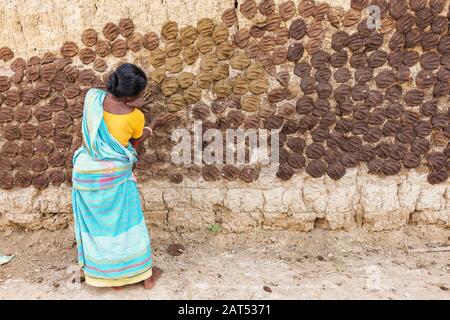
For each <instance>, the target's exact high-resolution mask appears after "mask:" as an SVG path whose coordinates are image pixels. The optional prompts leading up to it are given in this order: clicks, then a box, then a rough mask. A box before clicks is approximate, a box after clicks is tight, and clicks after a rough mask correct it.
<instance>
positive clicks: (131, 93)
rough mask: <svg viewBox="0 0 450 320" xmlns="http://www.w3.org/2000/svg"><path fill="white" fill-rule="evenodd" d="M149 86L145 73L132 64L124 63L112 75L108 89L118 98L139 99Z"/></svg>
mask: <svg viewBox="0 0 450 320" xmlns="http://www.w3.org/2000/svg"><path fill="white" fill-rule="evenodd" d="M146 86H147V76H146V75H145V73H144V71H142V70H141V69H140V68H139V67H137V66H135V65H134V64H131V63H124V64H122V65H121V66H120V67H118V68H117V69H116V71H115V72H113V73H112V74H111V76H110V77H109V80H108V84H107V85H106V89H107V90H108V91H109V92H110V93H111V94H113V95H114V96H115V97H118V98H137V97H138V96H139V94H140V93H142V91H143V90H144V89H145V87H146Z"/></svg>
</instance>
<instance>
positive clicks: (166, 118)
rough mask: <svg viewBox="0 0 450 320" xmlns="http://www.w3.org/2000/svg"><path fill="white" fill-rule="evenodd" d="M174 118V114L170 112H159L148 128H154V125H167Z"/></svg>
mask: <svg viewBox="0 0 450 320" xmlns="http://www.w3.org/2000/svg"><path fill="white" fill-rule="evenodd" d="M174 119H175V115H174V114H172V113H163V114H159V115H157V116H156V117H155V119H153V121H152V123H151V124H150V128H152V129H155V128H156V127H162V126H166V125H168V124H169V123H170V122H172V121H173V120H174Z"/></svg>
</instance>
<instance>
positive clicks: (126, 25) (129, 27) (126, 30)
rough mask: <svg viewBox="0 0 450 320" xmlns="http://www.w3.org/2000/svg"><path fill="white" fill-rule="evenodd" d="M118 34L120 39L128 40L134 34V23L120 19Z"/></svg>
mask: <svg viewBox="0 0 450 320" xmlns="http://www.w3.org/2000/svg"><path fill="white" fill-rule="evenodd" d="M119 32H120V34H121V35H122V37H125V38H128V37H129V36H131V35H132V34H133V32H134V23H133V20H131V19H120V21H119Z"/></svg>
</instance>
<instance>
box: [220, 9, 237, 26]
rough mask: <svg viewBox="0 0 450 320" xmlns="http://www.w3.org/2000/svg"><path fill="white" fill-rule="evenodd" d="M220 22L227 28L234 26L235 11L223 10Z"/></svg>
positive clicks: (235, 20)
mask: <svg viewBox="0 0 450 320" xmlns="http://www.w3.org/2000/svg"><path fill="white" fill-rule="evenodd" d="M222 22H223V23H224V24H225V26H227V27H228V28H229V27H231V26H232V25H234V24H235V23H236V22H237V16H236V10H235V9H234V8H230V9H227V10H225V11H224V13H223V14H222Z"/></svg>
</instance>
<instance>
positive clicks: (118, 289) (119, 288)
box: [112, 286, 123, 291]
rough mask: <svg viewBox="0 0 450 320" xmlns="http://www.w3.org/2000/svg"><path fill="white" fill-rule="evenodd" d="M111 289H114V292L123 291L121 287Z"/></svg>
mask: <svg viewBox="0 0 450 320" xmlns="http://www.w3.org/2000/svg"><path fill="white" fill-rule="evenodd" d="M112 288H113V289H114V291H120V290H122V289H123V286H120V287H112Z"/></svg>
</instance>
